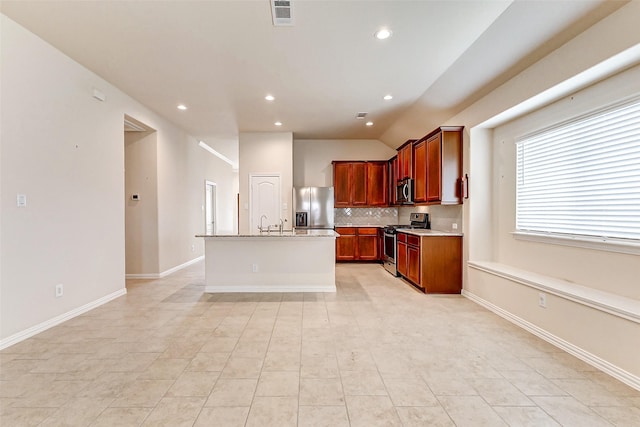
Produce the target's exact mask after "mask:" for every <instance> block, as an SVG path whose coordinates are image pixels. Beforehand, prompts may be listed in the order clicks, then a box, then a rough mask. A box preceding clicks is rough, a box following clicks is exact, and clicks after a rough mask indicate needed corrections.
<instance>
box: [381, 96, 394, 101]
mask: <svg viewBox="0 0 640 427" xmlns="http://www.w3.org/2000/svg"><path fill="white" fill-rule="evenodd" d="M382 99H384V100H385V101H391V100H392V99H393V96H391V95H385V96H384V98H382Z"/></svg>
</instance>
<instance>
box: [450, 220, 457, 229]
mask: <svg viewBox="0 0 640 427" xmlns="http://www.w3.org/2000/svg"><path fill="white" fill-rule="evenodd" d="M451 228H453V229H454V230H457V229H458V224H456V223H455V222H454V223H453V224H451Z"/></svg>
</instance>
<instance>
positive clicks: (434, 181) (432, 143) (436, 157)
mask: <svg viewBox="0 0 640 427" xmlns="http://www.w3.org/2000/svg"><path fill="white" fill-rule="evenodd" d="M441 161H442V150H441V134H437V135H435V136H433V137H431V138H430V139H429V140H428V141H427V162H428V163H427V201H429V202H438V201H440V199H441V194H442V166H441V164H440V162H441Z"/></svg>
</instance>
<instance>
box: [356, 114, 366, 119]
mask: <svg viewBox="0 0 640 427" xmlns="http://www.w3.org/2000/svg"><path fill="white" fill-rule="evenodd" d="M367 114H368V113H357V114H356V119H358V120H362V119H364V118H365V117H367Z"/></svg>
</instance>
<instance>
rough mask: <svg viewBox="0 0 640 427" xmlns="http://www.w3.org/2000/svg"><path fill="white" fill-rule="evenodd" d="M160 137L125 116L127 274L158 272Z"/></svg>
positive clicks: (153, 273) (140, 276)
mask: <svg viewBox="0 0 640 427" xmlns="http://www.w3.org/2000/svg"><path fill="white" fill-rule="evenodd" d="M157 139H158V135H157V132H156V130H155V129H152V128H150V127H149V126H147V125H145V124H144V123H142V122H140V121H138V120H136V119H134V118H132V117H129V116H127V115H125V116H124V197H125V200H124V204H125V209H124V210H125V275H126V277H127V278H145V277H155V276H157V274H158V273H159V268H160V264H159V254H158V238H159V237H158V186H157Z"/></svg>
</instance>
